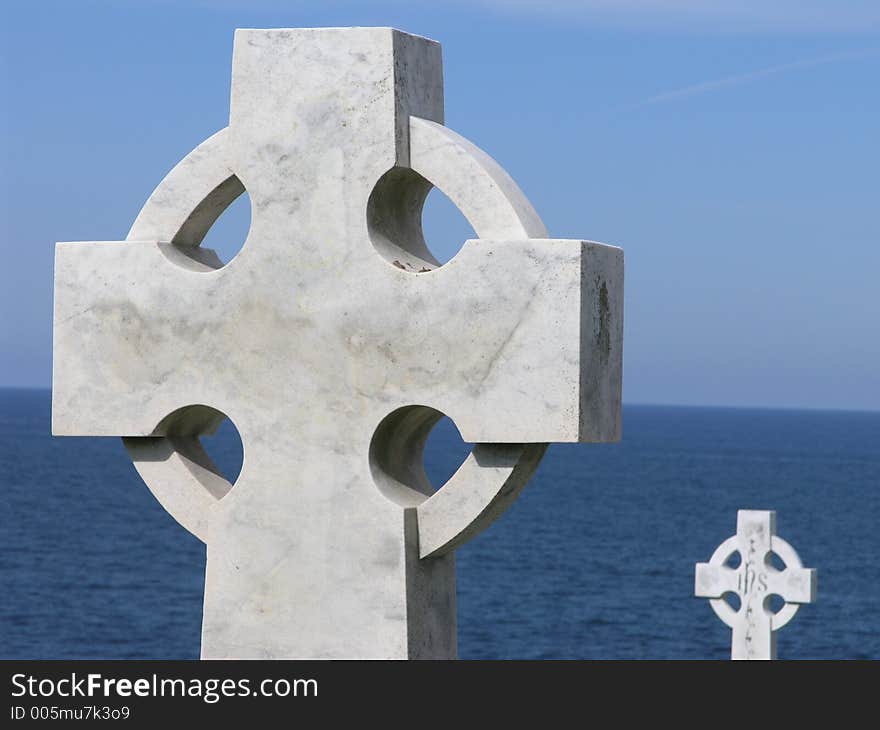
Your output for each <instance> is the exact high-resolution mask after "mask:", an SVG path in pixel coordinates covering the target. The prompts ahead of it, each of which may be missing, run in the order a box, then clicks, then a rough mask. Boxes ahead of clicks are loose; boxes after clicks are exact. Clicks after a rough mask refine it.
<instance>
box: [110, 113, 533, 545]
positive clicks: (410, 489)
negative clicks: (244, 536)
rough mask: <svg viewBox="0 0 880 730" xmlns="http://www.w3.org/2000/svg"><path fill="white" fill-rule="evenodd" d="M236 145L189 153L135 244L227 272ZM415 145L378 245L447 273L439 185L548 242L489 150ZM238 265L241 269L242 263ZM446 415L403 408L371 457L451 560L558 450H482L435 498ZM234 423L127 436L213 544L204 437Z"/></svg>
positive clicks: (423, 123) (377, 199) (422, 532)
mask: <svg viewBox="0 0 880 730" xmlns="http://www.w3.org/2000/svg"><path fill="white" fill-rule="evenodd" d="M229 137H230V131H229V129H228V128H227V129H224V130H222V131H220V132H218V133H217V134H215V135H214V136H212V137H210V138H209V139H208V140H206V141H205V142H203V143H202V144H201V145H199V146H198V147H197V148H196V149H194V150H193V151H192V152H191V153H190V154H189V155H187V156H186V157H185V158H184V159H183V160H182V161H181V162H180V163H179V164H178V165H177V166H176V167H175V168H174V169H173V170H172V171H171V172H170V173H169V174H168V175H167V176H166V177H165V179H164V180H162V182H161V183H160V184H159V186H158V187H157V188H156V190H155V191H154V192H153V194H152V195H151V196H150V198H149V200H148V201H147V203H146V204H145V205H144V207H143V209H142V210H141V212H140V214H139V215H138V217H137V219H136V220H135V222H134V225H133V226H132V228H131V230H130V231H129V233H128V236H127V238H126V240H128V241H144V240H153V239H155V240H159V241H169V242H170V244H169V245H160V247H159V251H161V252H162V253H163V254H164V255H165V256H166V257H167V258H168V259H169V261H171V262H172V263H174V264H177V265H179V266H181V267H183V268H184V269H187V270H191V271H198V272H214V271H216V270H218V269H220V268H221V267H222V266H223V264H222V262H221V261H220V259H219V258H218V257H217V256H216V254H215V253H214V252H213V251H210V250H206V249H202V248H201V247H200V245H199V244H200V243H201V241H202V240H203V239H204V237H205V235H206V234H207V232H208V230H209V229H210V227H211V225H212V224H213V223H214V221H215V220H216V219H217V218H218V217H219V216H220V215H221V214H222V213H223V212H224V211H225V210H226V208H227V207H228V206H229V205H231V204H232V202H233V201H234V200H235V199H236V198H237V197H238V196H239V195H241V194H242V193H243V192H244V191H245V186H244V185H243V184H242V182H241V178H240V177H239V175H238V174H236V172H235V170H236V167H237V166H236V164H235V162H234V160H233V159H231V157H232V155H231V150H230V148H231V147H232V145H231V144H230V142H229ZM409 139H410V146H409V166H408V167H399V166H395V167H394V168H392V169H391V170H390V171H389V172H387V173H386V174H385V175H383V176H382V177H381V178H380V179H379V180H378V181H377V182H376V185H375V187H374V188H373V190H372V193H371V195H370V197H369V199H368V201H367V206H366V210H365V211H364V219H365V222H366V223H367V230H368V232H369V235H370V239H371V242H372V244H373V245H374V247H375V248H376V250H377V251H378V252H379V253H380V254H381V255H382V256H383V257H384V258H385V259H387V260H388V262H389V263H391V265H393V266H395V267H397V268H400V269H402V270H403V271H405V272H410V273H413V274H414V275H417V276H418V275H424V274H426V273H429V272H433V271H435V270H436V269H438V268H439V267H440V263H439V262H438V261H437V260H436V259H435V258H434V257H433V255H432V254H431V252H430V250H429V249H428V247H427V245H426V244H425V242H424V238H423V236H422V234H421V211H422V204H423V203H424V201H425V198H426V197H427V194H428V193H429V192H430V190H431V187H432V186H434V185H436V186H437V187H438V188H439V189H440V190H441V191H442V192H443V193H444V194H446V196H447V197H448V198H449V199H450V200H452V201H453V202H454V203H455V204H456V205H457V207H458V208H459V210H461V212H462V214H463V215H464V216H465V218H466V219H467V221H468V222H469V223H470V224H471V226H472V227H473V229H474V231H475V232H476V234H477V235H478V236H479V237H480V238H483V239H492V238H496V239H503V238H519V239H526V238H547V233H546V229H545V228H544V225H543V223H542V222H541V220H540V218H539V217H538V215H537V213H536V212H535V211H534V209H533V207H532V206H531V204H530V203H529V201H528V200H527V199H526V197H525V196H524V195H523V193H522V192H521V191H520V189H519V188H518V187H517V186H516V184H515V183H514V182H513V180H512V179H511V178H510V177H509V176H508V175H507V173H506V172H505V171H504V170H503V169H502V168H501V167H500V166H499V165H498V164H497V163H496V162H495V161H494V160H493V159H492V158H491V157H489V156H488V155H486V154H485V153H484V152H483V151H482V150H480V149H478V148H476V147H475V146H474V145H472V144H471V143H470V142H468V141H467V140H466V139H464V138H463V137H461V136H459V135H458V134H456V133H455V132H453V131H452V130H450V129H448V128H446V127H444V126H442V125H440V124H437V123H435V122H432V121H430V120H427V119H421V118H418V117H410V119H409ZM248 245H249V242H247V241H246V243H245V246H248ZM228 265H229V266H231V267H235V266H236V262H235V260H233V262H231V263H230V264H228ZM453 266H454V265H453ZM442 416H443V414H442V413H441V412H440V411H438V410H436V409H434V408H431V407H429V406H423V405H414V406H404V407H401V408H399V409H396V410H395V411H394V412H393V413H392V414H391V415H389V416H388V417H387V418H385V419H383V421H382V422H381V423H380V424H379V425H378V427H377V429H376V431H375V433H374V436H373V439H372V443H371V446H370V451H369V453H370V466H371V472H372V475H373V477H374V479H375V480H376V483H377V486H378V487H379V489H380V491H381V492H382V493H383V494H385V495H386V497H388V498H389V499H391V500H392V501H394V502H397V503H398V504H400V505H401V506H403V507H413V508H416V511H417V518H418V534H419V552H420V556H421V557H423V558H425V557H429V556H432V555H437V554H442V553H443V552H446V551H448V550H450V549H452V548H454V547H456V546H457V545H459V544H461V543H462V542H463V541H465V540H466V539H467V538H469V537H471V536H473V535H475V534H476V533H478V532H479V531H481V530H482V529H484V528H485V526H487V525H488V524H489V523H490V522H491V521H492V520H493V519H494V518H495V517H496V516H497V515H498V514H500V513H501V512H502V511H503V510H504V509H505V508H506V506H507V505H508V504H509V503H510V502H512V501H513V500H514V499H515V498H516V496H517V495H518V494H519V492H520V490H521V489H522V488H523V487H524V486H525V484H526V482H527V481H528V480H529V478H530V477H531V476H532V473H533V472H534V471H535V469H536V468H537V466H538V463H539V462H540V460H541V457H542V456H543V454H544V451H545V450H546V447H547V444H546V443H543V444H542V443H538V444H485V443H478V444H476V445H475V446H474V448H473V450H472V451H471V453H470V455H469V456H468V457H467V458H466V459H465V461H464V463H463V464H462V465H461V467H460V468H459V469H458V470H457V471H456V473H455V474H454V475H453V476H452V478H451V479H450V480H449V481H448V482H447V483H446V484H445V485H444V486H443V487H442V488H441V489H439V490H437V491H436V492H435V491H434V488H433V486H432V485H431V484H430V482H429V481H428V479H427V477H426V475H425V472H424V469H423V468H422V451H423V448H424V444H425V442H426V440H427V437H428V434H429V433H430V431H431V429H432V428H433V426H434V425H435V424H436V422H437V421H438V420H439V419H440V418H441V417H442ZM225 417H226V416H225V415H224V414H223V413H222V412H220V411H218V410H216V409H213V408H209V407H205V406H198V407H186V408H183V409H181V410H178V411H176V412H175V413H173V414H170V415H169V416H168V417H167V418H164V419H163V420H162V421H160V422H159V423H158V424H157V428H156V432H157V433H162V432H167V435H166V436H165V437H164V438H162V440H160V441H156V440H154V439H147V440H146V441H144V440H143V439H139V438H127V439H126V440H125V444H126V447H127V449H128V452H129V454H130V455H131V457H132V459H133V460H134V463H135V466H136V467H137V469H138V471H139V473H140V474H141V476H142V478H143V479H144V481H145V482H146V483H147V484H148V485H149V486H150V489H151V490H152V491H153V493H154V494H155V495H156V497H157V498H158V499H159V501H160V502H161V503H162V505H163V506H164V507H165V508H166V509H167V510H168V511H169V512H170V513H171V514H172V515H174V516H175V517H176V518H177V519H178V521H179V522H181V524H183V525H184V526H185V527H187V529H189V530H190V531H191V532H193V533H194V534H196V535H197V536H199V537H201V538H202V539H203V540H205V541H207V526H208V524H209V522H210V520H211V515H212V508H213V507H214V504H215V502H217V501H219V500H220V499H223V498H224V497H225V496H226V495H227V494H229V492H230V490H231V489H232V486H233V485H232V484H230V483H229V482H228V481H227V480H226V479H225V478H224V477H223V475H222V474H221V473H220V471H219V470H218V469H217V468H216V466H215V465H214V464H213V463H212V462H211V459H210V457H209V456H208V455H207V453H206V452H205V451H204V449H203V447H202V445H201V443H200V442H199V436H200V435H203V434H205V433H210V432H212V431H213V430H214V429H215V428H216V427H217V425H219V423H220V422H222V420H224V419H225ZM157 454H161V455H162V458H161V459H157V458H156V455H157ZM166 455H167V458H165V457H166Z"/></svg>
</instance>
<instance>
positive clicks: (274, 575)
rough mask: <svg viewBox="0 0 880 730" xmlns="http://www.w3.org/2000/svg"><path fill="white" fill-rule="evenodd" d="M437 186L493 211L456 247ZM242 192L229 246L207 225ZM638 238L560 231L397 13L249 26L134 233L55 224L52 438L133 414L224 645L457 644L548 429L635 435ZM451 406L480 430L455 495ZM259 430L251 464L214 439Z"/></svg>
mask: <svg viewBox="0 0 880 730" xmlns="http://www.w3.org/2000/svg"><path fill="white" fill-rule="evenodd" d="M432 184H433V185H436V186H438V187H439V188H440V189H441V190H442V191H443V192H444V193H446V195H447V196H448V197H449V198H450V199H451V200H452V201H453V202H454V203H455V204H456V205H457V206H458V207H459V209H460V210H461V211H462V212H463V214H464V215H465V217H466V218H467V219H468V221H469V222H470V223H471V225H472V226H473V228H474V230H475V231H476V233H477V235H478V236H479V238H478V239H476V240H471V241H467V242H466V243H465V245H464V247H463V248H462V250H461V251H460V253H459V254H458V255H457V256H455V258H453V259H452V260H451V261H450V262H448V263H447V264H445V265H442V266H441V265H440V264H439V263H438V262H437V261H436V260H435V259H434V258H433V256H432V255H431V253H430V252H429V250H428V248H427V247H426V245H425V243H424V240H423V238H422V234H421V208H422V204H423V202H424V199H425V196H426V195H427V193H428V192H429V190H430V188H431V186H432ZM244 190H247V191H248V193H249V195H250V199H251V204H252V223H251V229H250V232H249V234H248V237H247V240H246V242H245V245H244V247H243V248H242V250H241V252H240V253H239V254H238V255H237V256H236V257H235V258H234V259H233V260H232V261H230V262H229V263H227V264H226V265H223V264H222V263H221V262H220V260H219V259H218V258H217V257H216V255H215V254H213V252H211V251H206V250H203V249H201V248H200V247H199V243H200V242H201V240H202V238H203V237H204V235H205V234H206V232H207V230H208V229H209V228H210V226H211V224H212V223H213V222H214V220H215V219H216V218H217V217H218V216H219V215H220V214H221V213H222V211H223V210H224V209H225V208H226V207H227V206H228V205H229V204H230V203H231V202H232V201H233V200H234V199H235V198H236V197H237V196H238V195H239V194H241V193H242V192H243V191H244ZM622 321H623V254H622V251H620V249H617V248H614V247H610V246H604V245H601V244H597V243H591V242H588V241H580V240H560V239H549V238H547V233H546V231H545V229H544V226H543V224H542V223H541V221H540V219H539V218H538V216H537V214H536V213H535V211H534V210H533V209H532V207H531V205H530V204H529V202H528V201H527V200H526V198H525V197H524V196H523V194H522V193H521V192H520V190H519V189H518V188H517V186H516V185H515V183H514V182H513V181H512V180H511V179H510V177H509V176H508V175H507V174H506V173H505V172H504V171H503V170H502V169H501V168H500V167H499V166H498V165H497V164H496V163H495V162H494V161H493V160H492V159H491V158H489V157H488V156H487V155H486V154H485V153H483V152H482V151H480V150H479V149H477V148H476V147H474V146H473V145H472V144H470V143H469V142H468V141H466V140H465V139H463V138H462V137H460V136H458V135H457V134H455V133H454V132H452V131H450V130H449V129H447V128H446V127H444V126H443V85H442V72H441V60H440V47H439V45H438V44H437V43H435V42H433V41H430V40H427V39H425V38H420V37H416V36H411V35H407V34H405V33H401V32H399V31H395V30H392V29H388V28H348V29H342V28H327V29H298V30H239V31H236V34H235V47H234V55H233V75H232V98H231V111H230V122H229V126H228V127H226V128H225V129H223V130H221V131H220V132H218V133H217V134H215V135H214V136H212V137H210V138H209V139H208V140H206V141H205V142H204V143H203V144H201V145H199V146H198V147H197V148H196V149H195V150H193V152H192V153H190V154H189V155H188V156H187V157H185V158H184V159H183V160H182V161H181V162H180V163H179V164H178V165H177V166H176V167H175V168H174V169H173V170H172V171H171V172H170V173H169V174H168V175H167V177H166V178H165V179H164V180H163V181H162V182H161V183H160V184H159V186H158V187H157V188H156V190H155V192H154V193H153V194H152V196H151V197H150V198H149V200H148V201H147V203H146V204H145V206H144V208H143V209H142V210H141V212H140V214H139V215H138V217H137V220H135V222H134V225H133V226H132V228H131V230H130V231H129V233H128V236H127V238H126V240H125V241H114V242H90V243H61V244H58V246H57V249H56V262H55V332H54V337H55V342H54V350H55V362H54V383H53V413H52V417H53V421H52V423H53V432H54V433H55V434H60V435H97V436H111V435H122V436H123V437H125V444H126V446H127V448H128V451H129V453H130V455H131V457H132V459H133V460H134V462H135V465H136V467H137V469H138V471H139V472H140V474H141V476H142V477H143V478H144V480H145V481H146V483H147V484H148V486H149V487H150V489H151V490H152V492H153V493H154V494H155V496H156V497H157V498H158V500H159V501H160V502H161V503H162V505H163V506H164V507H165V508H166V509H167V510H168V511H169V512H170V513H171V514H172V515H173V516H174V517H175V518H176V519H177V520H178V521H179V522H180V523H181V524H182V525H183V526H184V527H185V528H186V529H188V530H190V531H191V532H192V533H193V534H195V535H196V536H198V537H199V538H200V539H201V540H203V541H204V542H205V543H206V544H207V569H206V581H205V602H204V618H203V626H202V656H203V657H247V658H252V657H253V658H256V657H278V658H284V657H288V658H308V657H390V658H407V657H409V658H414V657H435V658H442V657H454V656H455V655H456V651H457V649H456V609H455V568H454V557H453V552H452V550H453V548H455V547H456V546H458V545H459V544H461V543H462V542H464V541H465V540H466V539H468V538H469V537H471V536H473V535H474V534H476V533H477V532H479V531H480V530H481V529H483V528H484V527H485V526H486V525H487V524H489V523H490V522H491V521H492V520H493V519H494V518H495V517H496V516H497V515H498V514H500V512H501V511H502V510H503V509H504V508H505V507H506V506H507V505H508V504H509V503H510V502H511V501H512V500H513V499H514V498H515V497H516V495H517V494H518V492H519V490H520V489H521V488H522V487H523V485H524V484H525V482H526V481H527V479H528V478H529V476H530V475H531V474H532V472H533V471H534V469H535V468H536V467H537V465H538V462H539V461H540V459H541V456H542V455H543V453H544V450H545V448H546V445H547V443H548V442H550V441H612V440H616V439H618V438H619V434H620V391H621V359H622V355H621V350H622ZM442 414H447V415H448V416H450V417H451V418H452V419H453V421H454V422H455V423H456V424H457V426H458V428H459V430H460V432H461V434H462V436H463V438H464V439H465V440H466V441H469V442H474V443H475V444H476V445H475V447H474V449H473V452H472V453H471V455H470V456H469V457H468V459H467V460H466V461H465V463H464V464H463V465H462V466H461V468H460V469H459V470H458V471H457V472H456V474H455V475H454V476H453V477H452V478H451V479H450V481H449V482H447V484H446V485H445V486H443V487H442V488H441V489H440V490H439V491H436V492H435V491H434V488H433V487H432V485H431V484H430V483H429V481H428V479H427V478H426V476H425V473H424V470H423V468H422V462H421V452H422V447H423V446H424V443H425V439H426V437H427V435H428V432H429V431H430V429H431V427H432V426H433V424H434V423H435V422H436V421H437V419H439V418H440V417H441V415H442ZM224 417H228V418H230V419H231V420H232V421H233V422H234V423H235V425H236V426H237V428H238V431H239V433H240V435H241V438H242V442H243V445H244V464H243V467H242V471H241V475H240V476H239V478H238V480H237V481H236V483H235V486H234V488H233V487H232V485H231V484H230V483H229V482H228V481H227V480H226V479H225V478H224V477H223V476H222V475H221V474H220V473H219V471H218V470H217V468H216V467H215V466H214V465H213V464H212V463H211V460H210V459H209V458H208V456H207V455H206V453H205V452H204V450H203V449H202V446H201V443H200V441H199V437H200V436H201V435H204V434H205V433H209V432H211V431H212V429H214V428H216V426H217V424H218V423H219V422H220V421H222V419H223V418H224Z"/></svg>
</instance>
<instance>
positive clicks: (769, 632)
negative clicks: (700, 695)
mask: <svg viewBox="0 0 880 730" xmlns="http://www.w3.org/2000/svg"><path fill="white" fill-rule="evenodd" d="M774 557H775V558H776V559H777V561H778V562H777V564H776V565H774V560H773V558H774ZM737 561H738V562H737ZM694 594H695V595H696V596H697V597H700V598H708V599H710V600H709V603H710V605H711V606H712V609H713V610H714V611H715V613H716V614H717V616H718V617H719V618H720V619H721V620H722V621H724V623H725V624H727V625H728V626H730V628H731V629H732V638H731V659H775V658H776V654H777V652H776V632H777V631H778V630H779V629H781V628H782V627H783V626H785V625H786V624H787V623H788V622H789V621H791V620H792V619H793V618H794V615H795V614H796V613H797V611H798V608H800V606H801V604H804V603H812V602H813V601H815V600H816V571H815V570H814V569H812V568H804V567H803V564H802V563H801V559H800V557H799V556H798V554H797V553H796V552H795V550H794V548H792V546H791V545H789V544H788V543H787V542H786V541H785V540H783V539H782V538H780V537H779V536H778V535H777V534H776V513H775V512H767V511H762V510H739V511H738V512H737V515H736V535H734V536H733V537H730V538H728V539H727V540H725V541H724V542H723V543H721V545H719V546H718V548H717V549H716V550H715V552H714V553H713V554H712V557H711V558H710V559H709V562H708V563H697V567H696V572H695V577H694ZM727 594H735V595H736V596H737V597H738V599H739V607H738V609H736V610H735V609H734V608H733V607H732V606H731V605H730V604H729V603H728V602H727V601H726V600H725V599H724V596H725V595H727ZM771 596H778V597H779V598H780V599H781V600H782V601H783V602H784V603H783V605H782V606H780V608H779V609H778V611H774V610H773V607H772V606H771Z"/></svg>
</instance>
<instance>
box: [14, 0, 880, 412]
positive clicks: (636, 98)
mask: <svg viewBox="0 0 880 730" xmlns="http://www.w3.org/2000/svg"><path fill="white" fill-rule="evenodd" d="M322 25H331V26H340V25H392V26H395V27H398V28H401V29H403V30H408V31H410V32H413V33H418V34H421V35H426V36H429V37H432V38H435V39H436V40H439V41H440V42H441V43H442V44H443V54H444V69H445V78H446V110H447V124H448V125H449V126H451V127H453V128H455V129H456V130H457V131H459V132H460V133H462V134H464V135H465V136H467V137H469V138H470V139H472V140H473V141H474V142H475V143H476V144H478V145H480V146H481V147H483V148H484V149H485V150H487V151H488V152H489V153H490V154H491V155H493V156H494V157H495V158H496V159H497V160H499V161H500V162H501V163H502V164H503V165H504V166H505V168H506V169H507V170H508V171H509V172H510V173H511V174H512V175H513V176H514V177H515V178H516V179H517V181H518V182H519V183H520V185H521V187H522V188H523V189H524V190H525V192H526V193H527V194H528V195H529V197H530V198H531V200H532V202H533V203H534V204H535V207H536V208H537V209H538V211H539V212H540V213H541V215H542V217H543V218H544V221H545V223H546V224H547V226H548V228H549V230H550V233H551V235H553V236H557V237H572V238H589V239H593V240H599V241H605V242H608V243H614V244H617V245H620V246H623V248H624V249H625V251H626V261H627V281H626V344H625V376H624V399H625V400H626V401H627V402H630V403H674V404H702V405H737V406H751V405H757V406H768V407H809V408H846V409H872V410H877V409H880V338H878V320H880V284H878V275H880V216H878V210H880V205H878V203H880V200H878V192H880V176H878V171H880V135H878V131H880V83H878V80H880V4H878V3H877V2H874V1H873V0H872V1H871V2H868V1H864V2H856V1H838V2H833V1H828V2H817V1H814V2H810V1H809V0H808V1H806V2H795V1H794V0H782V1H780V2H772V1H770V0H768V1H767V2H757V1H755V0H741V1H740V2H725V3H722V2H696V1H695V0H625V1H623V2H621V1H615V2H611V0H598V1H594V0H584V1H581V2H575V1H574V0H571V1H569V0H545V1H544V2H541V3H536V2H527V1H526V0H511V1H509V2H501V1H500V0H497V1H494V0H470V1H469V2H440V1H435V2H422V1H420V0H409V1H408V2H403V1H400V2H369V3H368V2H359V3H354V2H333V1H332V0H331V1H329V2H328V1H325V2H296V1H288V2H281V1H280V0H250V1H245V0H216V1H214V2H208V0H204V1H190V2H186V1H184V0H175V1H173V2H172V1H171V0H167V1H163V0H145V1H144V2H136V1H135V0H116V1H115V2H114V1H112V0H79V1H78V2H76V3H71V2H52V1H46V0H43V1H34V2H28V3H25V2H19V3H15V4H14V5H12V4H8V5H6V6H5V7H4V23H3V25H2V28H0V54H2V56H0V58H2V78H0V99H2V100H3V102H2V105H0V125H2V126H0V133H2V137H0V138H2V163H0V169H2V171H3V172H2V175H0V186H2V187H0V246H2V257H3V258H2V261H3V264H2V266H0V385H16V386H37V387H47V386H48V385H49V383H50V374H51V298H52V250H53V244H54V242H55V241H60V240H114V239H121V238H123V237H124V236H125V233H126V231H127V230H128V227H129V226H130V224H131V221H132V220H133V219H134V217H135V215H136V214H137V211H138V210H139V209H140V206H141V205H142V204H143V201H144V200H145V199H146V197H147V196H148V195H149V193H150V191H151V190H152V188H153V187H154V186H155V185H156V184H157V183H158V182H159V180H160V179H161V178H162V176H163V175H164V174H165V173H166V172H167V171H168V169H170V167H172V166H173V165H174V163H175V162H176V161H177V160H178V159H180V158H181V157H182V156H183V155H185V154H186V153H187V152H188V151H189V150H190V149H191V148H192V147H194V146H195V145H196V144H198V143H199V142H200V141H201V140H202V139H204V138H205V137H207V136H208V135H210V134H211V133H212V132H214V131H216V130H217V129H219V128H221V127H223V126H224V125H225V123H226V115H227V112H228V94H229V74H230V62H231V52H232V32H233V29H234V28H236V27H297V26H322ZM247 223H248V209H247V201H246V200H242V201H240V203H239V204H236V205H235V206H234V207H233V209H231V210H230V211H229V212H228V213H227V214H226V215H224V217H223V219H221V221H219V222H218V224H217V226H216V227H215V230H213V231H212V232H211V234H210V243H211V244H212V245H214V246H216V247H217V248H218V249H219V250H220V251H221V253H222V254H223V255H225V256H227V257H228V256H229V255H230V254H231V253H232V252H234V250H235V247H236V245H240V243H241V241H242V240H243V239H244V235H245V232H246V230H247ZM425 224H426V229H427V233H428V239H429V243H430V244H431V246H432V247H433V248H434V249H435V252H436V253H437V254H438V255H439V256H441V257H442V258H449V257H450V256H451V255H452V254H453V253H454V252H455V251H456V250H457V248H458V247H459V245H460V243H461V241H462V240H463V239H464V238H465V237H467V236H468V235H469V231H468V227H467V225H466V224H465V223H464V222H463V221H462V219H461V218H460V216H458V214H457V213H456V212H455V210H454V209H453V208H452V207H451V205H449V204H448V203H447V202H445V201H444V200H443V199H442V197H441V196H439V195H437V194H436V193H435V194H432V196H431V200H430V204H429V207H428V210H427V211H426V214H425ZM96 356H100V354H99V353H97V354H96Z"/></svg>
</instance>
